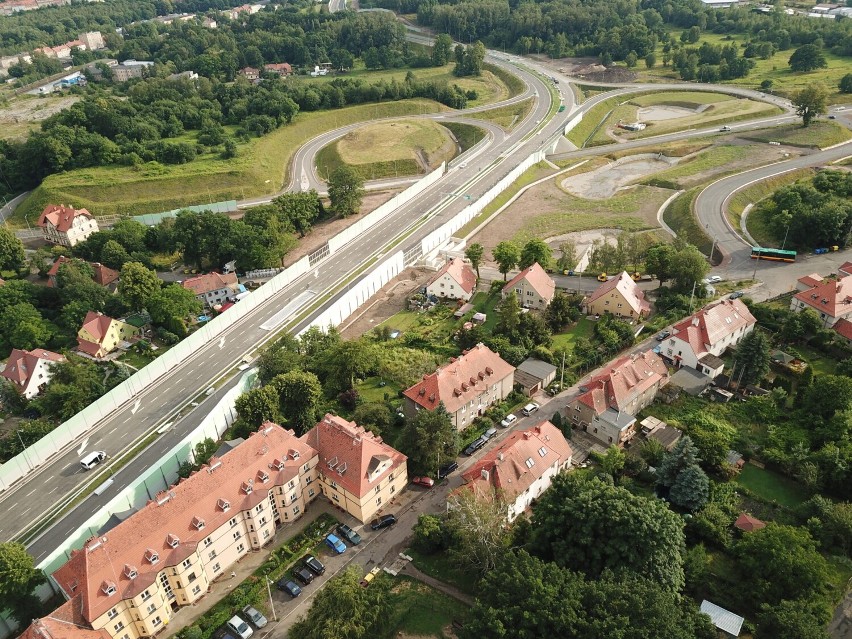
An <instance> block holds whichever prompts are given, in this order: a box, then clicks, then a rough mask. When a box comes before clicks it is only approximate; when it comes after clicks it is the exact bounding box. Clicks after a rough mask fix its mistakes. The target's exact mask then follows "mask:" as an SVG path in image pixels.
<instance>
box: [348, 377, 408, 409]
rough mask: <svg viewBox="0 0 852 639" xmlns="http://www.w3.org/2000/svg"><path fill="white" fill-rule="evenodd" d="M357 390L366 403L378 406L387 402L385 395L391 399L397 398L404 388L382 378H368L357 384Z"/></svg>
mask: <svg viewBox="0 0 852 639" xmlns="http://www.w3.org/2000/svg"><path fill="white" fill-rule="evenodd" d="M355 388H356V389H357V391H358V394H359V395H360V396H361V399H362V400H363V401H364V402H369V403H377V404H380V403H383V402H384V401H385V395H387V396H388V398H389V399H394V398H396V397H397V396H398V395H399V391H400V390H402V387H401V386H399V385H398V384H395V383H394V382H393V381H392V380H387V379H383V378H381V377H368V378H367V379H365V380H364V381H362V382H360V383H359V384H357V385H356V386H355Z"/></svg>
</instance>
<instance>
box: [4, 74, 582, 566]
mask: <svg viewBox="0 0 852 639" xmlns="http://www.w3.org/2000/svg"><path fill="white" fill-rule="evenodd" d="M498 63H499V62H498ZM502 64H505V63H502ZM521 73H524V72H521ZM524 75H525V80H526V82H527V83H528V84H529V85H531V86H532V87H533V91H537V92H538V94H539V96H540V98H541V99H539V100H538V101H537V103H536V105H535V107H534V109H533V110H532V112H531V113H530V115H529V117H528V118H527V119H526V120H525V121H524V122H522V123H520V124H519V125H518V126H517V128H516V129H515V130H514V131H513V132H511V133H510V134H509V135H506V136H505V137H504V139H502V140H497V139H495V140H492V141H491V142H490V143H489V147H488V153H483V154H480V155H479V156H478V157H476V158H475V159H472V160H470V161H469V162H462V164H460V165H459V166H458V167H456V168H454V169H453V170H451V171H449V172H448V173H447V174H446V175H445V176H444V177H443V178H441V179H440V180H439V181H438V182H437V183H436V184H435V185H434V186H432V187H431V188H429V189H427V190H426V191H425V192H424V193H423V194H422V195H420V196H419V197H417V198H415V199H414V200H413V201H412V202H410V203H409V204H408V205H406V206H403V207H401V208H400V209H399V210H398V211H397V212H396V213H394V214H393V215H392V216H391V217H389V218H388V219H387V220H386V221H384V222H383V223H382V224H380V225H377V227H375V228H373V229H371V230H370V231H368V232H366V233H364V234H363V235H361V236H360V237H358V238H357V239H356V240H354V241H353V242H351V243H350V244H348V245H347V246H345V247H344V248H342V249H341V250H340V251H339V252H338V253H336V254H335V256H334V259H330V260H326V261H324V262H321V263H320V264H318V265H317V268H316V269H315V270H314V271H313V272H312V273H309V274H308V275H306V276H304V277H302V278H300V279H298V280H296V281H295V282H293V283H292V284H291V285H290V286H289V287H287V288H286V289H285V290H284V291H282V292H281V293H280V294H279V295H277V296H276V297H275V298H274V299H272V300H269V301H268V302H267V303H265V304H263V305H261V306H260V307H259V308H258V309H256V310H255V311H253V312H252V313H251V314H250V315H249V316H247V317H245V318H243V319H242V320H240V321H238V322H236V323H235V324H234V325H233V326H231V327H230V328H229V329H228V330H227V331H226V332H225V333H224V335H223V339H222V340H216V341H215V342H213V343H211V344H208V345H207V346H206V347H204V348H201V349H199V350H198V351H197V352H196V353H194V355H193V356H192V357H191V358H189V359H188V360H187V361H185V362H183V363H182V364H181V365H180V366H178V367H177V368H176V369H174V370H172V371H171V372H169V373H168V374H166V375H165V376H163V377H162V378H160V379H158V380H157V381H156V382H154V383H153V384H152V385H151V386H150V387H149V388H147V389H146V390H145V391H143V393H142V394H141V395H140V396H139V397H138V399H140V404H139V406H138V409H137V410H136V411H135V413H134V412H133V408H134V406H133V405H132V404H127V405H125V406H123V407H121V408H119V409H118V410H116V411H115V412H114V413H112V414H111V415H109V416H107V417H105V418H104V419H103V420H101V422H100V423H99V424H98V425H97V426H96V427H95V428H93V429H92V430H91V431H90V432H89V434H88V435H89V436H88V437H87V439H86V441H85V445H84V446H83V447H82V448H80V447H79V444H78V445H77V446H75V447H74V448H72V449H70V450H66V451H63V452H62V453H61V454H59V455H57V456H56V457H54V458H53V459H52V460H51V462H50V463H49V464H46V465H44V466H43V467H41V468H38V469H37V470H36V471H35V473H34V474H32V475H30V476H29V478H28V479H27V480H25V481H22V482H19V483H18V484H16V485H15V486H13V487H11V488H10V489H8V490H7V491H5V492H4V493H3V495H2V497H0V505H2V508H3V511H4V512H5V513H6V516H5V517H3V520H2V521H0V531H2V538H3V539H13V538H15V537H16V536H17V535H19V534H20V533H21V532H22V531H23V530H25V529H27V528H28V527H29V526H30V525H31V524H32V523H33V522H36V521H38V520H39V519H40V517H41V516H42V514H43V513H45V512H46V511H48V510H49V509H50V508H51V507H52V506H53V505H54V503H55V502H58V501H61V500H62V499H63V498H64V496H65V495H69V494H71V493H73V492H74V491H75V490H76V489H77V488H78V486H79V485H80V484H81V483H83V482H84V481H85V479H86V478H85V476H84V474H83V473H82V471H81V470H80V465H79V458H80V455H81V454H82V453H85V452H89V451H92V450H105V451H106V452H107V453H108V454H109V455H110V456H111V457H115V456H117V455H119V454H120V453H121V452H122V451H124V450H127V449H129V448H132V446H133V445H134V442H136V441H138V440H139V439H140V437H143V436H144V435H146V434H148V433H150V432H151V431H152V430H154V429H155V428H156V427H157V426H158V425H160V424H161V423H162V422H163V421H164V420H166V419H167V418H169V416H170V415H171V414H172V413H174V411H176V410H177V409H178V408H179V407H181V406H183V405H185V404H186V403H187V402H189V401H190V400H191V399H192V398H194V397H196V396H197V395H198V394H199V393H201V392H202V391H203V390H204V389H205V388H207V387H209V386H210V384H211V379H213V378H215V377H216V376H217V375H218V374H219V373H220V372H224V371H227V370H228V369H230V368H231V367H232V366H233V365H234V364H235V363H236V362H237V361H238V360H239V359H240V358H241V357H243V355H244V354H246V353H249V352H251V351H252V350H253V349H254V348H255V347H256V346H257V345H258V344H259V343H261V342H262V341H263V340H265V339H267V338H268V337H269V332H268V331H266V330H263V329H262V328H261V325H262V324H264V323H265V322H267V321H268V320H269V319H270V318H271V317H272V316H273V315H275V314H276V313H277V312H278V311H279V310H280V309H281V308H282V307H284V306H285V305H286V304H287V303H288V302H290V301H291V300H293V299H294V298H295V297H296V296H297V295H299V294H302V293H304V292H305V291H307V290H309V289H310V290H311V291H315V292H320V291H329V290H334V288H335V287H336V286H338V285H340V284H341V283H342V282H343V281H345V280H346V279H347V277H348V276H349V274H351V273H352V272H354V271H356V270H357V269H358V268H360V267H361V266H362V265H363V264H364V263H365V261H367V260H369V259H370V258H371V257H372V256H374V255H379V254H381V253H383V247H385V246H387V245H388V244H389V243H390V242H391V241H392V240H393V238H395V237H397V236H399V235H400V234H402V233H403V232H405V231H406V230H408V229H409V228H410V227H411V226H412V225H414V224H416V223H419V222H421V220H422V218H423V216H424V214H425V213H426V212H428V211H432V210H433V209H435V208H436V207H437V213H436V214H435V215H434V216H433V217H431V218H430V219H429V220H427V221H426V223H424V224H422V225H421V226H419V227H418V228H417V230H416V231H415V232H414V233H413V234H412V235H411V236H409V237H408V238H407V239H406V240H405V241H404V242H403V243H402V245H401V246H398V247H396V249H395V250H399V249H400V248H402V249H404V250H407V249H409V248H412V247H414V246H417V245H419V243H420V240H421V239H422V238H423V237H424V236H425V235H427V234H428V233H429V232H431V231H432V230H434V229H435V228H437V227H439V226H440V225H441V224H443V223H444V222H445V221H446V220H447V219H449V218H450V217H451V216H453V215H455V214H456V213H457V212H458V211H459V210H461V209H462V208H463V207H464V206H466V205H467V204H468V201H467V200H466V199H463V198H461V197H458V196H456V195H450V196H447V195H445V194H447V193H451V194H461V193H464V194H469V195H470V197H471V198H474V199H475V198H477V197H479V196H481V195H482V194H483V193H484V192H485V191H486V190H488V189H489V188H490V187H491V186H492V185H493V184H494V183H496V182H497V181H498V180H499V179H501V178H502V177H503V176H504V175H505V174H506V173H508V172H509V171H510V170H511V169H512V168H513V167H514V166H515V165H516V164H517V162H518V161H519V160H520V158H523V157H526V156H528V155H529V154H530V153H532V152H533V151H534V150H536V149H537V148H539V146H540V145H541V144H542V142H540V140H542V139H543V137H544V134H542V135H541V136H539V135H536V134H535V133H534V131H535V129H536V128H537V127H538V126H540V125H538V124H537V123H536V121H540V120H543V119H545V117H546V116H547V114H548V112H549V110H550V107H551V104H550V94H549V92H548V90H547V87H546V86H545V85H544V83H543V82H542V81H541V80H540V79H539V78H537V77H536V76H534V75H533V74H529V73H525V74H524ZM569 98H570V96H569ZM558 129H559V123H558V122H556V121H555V120H554V121H553V122H551V123H549V124H548V125H547V127H546V132H547V134H548V135H549V134H552V133H555V132H556V131H557V130H558ZM340 294H342V293H340ZM317 295H319V293H317ZM334 299H335V298H332V299H331V300H329V301H328V302H326V303H325V304H323V305H322V306H321V307H320V308H319V309H317V311H315V312H314V313H313V314H312V316H311V317H313V316H316V315H317V314H319V313H320V312H321V311H322V310H323V309H324V308H326V307H327V306H328V305H329V304H331V303H333V301H334ZM296 312H298V309H296ZM310 321H311V318H308V319H305V320H304V321H302V322H301V324H300V326H299V327H297V329H296V330H299V329H300V328H301V327H302V326H306V325H307V324H309V323H310ZM285 323H286V322H285ZM283 325H284V324H282V326H283ZM199 416H200V413H199ZM196 423H197V419H193V418H186V419H183V420H180V421H178V422H177V423H176V424H175V426H174V430H173V434H169V436H168V437H174V438H175V440H176V439H177V438H178V437H182V436H183V435H185V433H186V432H188V431H190V430H191V429H192V428H193V427H194V426H195V424H196ZM175 440H171V439H169V440H168V442H173V441H175ZM168 442H167V441H166V440H165V439H161V440H158V442H157V443H155V444H154V445H152V446H151V447H149V448H148V449H147V450H145V451H144V452H142V453H141V454H140V455H139V457H138V458H137V460H136V462H134V464H133V465H131V467H129V469H128V471H127V472H122V473H119V474H117V475H116V477H115V478H114V480H115V481H114V483H113V485H112V486H110V487H109V488H108V489H107V490H106V491H105V492H104V493H103V494H102V495H100V496H95V495H92V496H90V497H88V498H87V499H86V500H85V501H84V502H83V503H82V504H81V505H80V506H79V507H77V508H75V509H74V510H73V511H71V512H70V513H68V514H67V515H65V516H64V517H63V518H62V519H61V520H60V521H59V522H58V523H57V524H55V525H54V526H53V527H51V528H50V529H48V531H47V532H45V533H44V534H42V535H41V536H40V537H39V538H38V539H37V540H36V541H34V542H33V543H32V544H30V546H29V550H30V552H31V553H32V554H33V555H34V556H35V557H36V560H40V559H42V558H44V557H45V555H46V554H48V553H49V552H50V551H52V550H53V549H54V548H56V547H57V546H58V545H59V544H60V543H61V541H62V540H63V539H65V538H67V537H68V535H69V534H70V533H71V532H72V531H74V530H76V529H77V528H78V527H79V526H81V525H82V524H83V523H84V522H85V520H86V519H87V518H88V517H89V516H90V515H91V514H92V513H93V512H96V511H97V510H98V509H100V508H101V507H102V505H103V504H105V503H106V502H107V501H109V500H110V499H112V498H113V497H114V496H115V495H116V494H117V493H118V492H120V491H121V489H122V488H123V486H125V485H126V482H125V481H123V479H124V478H125V477H133V476H134V474H133V472H132V469H133V468H137V469H138V468H145V467H150V466H152V465H154V464H155V463H156V462H157V460H159V459H160V458H161V457H162V454H163V451H164V450H165V449H166V448H167V447H168V445H169V444H168Z"/></svg>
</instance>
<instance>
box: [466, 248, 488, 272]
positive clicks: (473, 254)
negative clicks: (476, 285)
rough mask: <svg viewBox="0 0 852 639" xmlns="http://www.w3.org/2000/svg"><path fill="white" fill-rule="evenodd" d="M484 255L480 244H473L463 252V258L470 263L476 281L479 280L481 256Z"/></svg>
mask: <svg viewBox="0 0 852 639" xmlns="http://www.w3.org/2000/svg"><path fill="white" fill-rule="evenodd" d="M484 254H485V249H484V248H483V246H482V244H478V243H474V244H471V245H470V246H468V247H467V248H466V249H465V251H464V256H465V257H466V258H467V259H468V260H469V261H470V265H471V266H472V267H473V269H474V270H475V271H476V279H479V266H480V265H481V264H482V256H483V255H484Z"/></svg>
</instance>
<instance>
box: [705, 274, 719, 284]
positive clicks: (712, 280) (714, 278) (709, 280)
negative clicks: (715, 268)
mask: <svg viewBox="0 0 852 639" xmlns="http://www.w3.org/2000/svg"><path fill="white" fill-rule="evenodd" d="M721 281H722V278H721V276H719V275H711V276H710V277H708V278H707V283H708V284H718V283H719V282H721Z"/></svg>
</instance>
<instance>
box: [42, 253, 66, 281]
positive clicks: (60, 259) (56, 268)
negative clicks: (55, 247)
mask: <svg viewBox="0 0 852 639" xmlns="http://www.w3.org/2000/svg"><path fill="white" fill-rule="evenodd" d="M70 261H71V260H70V259H69V258H67V257H65V256H64V255H60V256H59V257H57V258H56V261H55V262H54V263H53V266H51V267H50V270H49V271H48V272H47V276H48V277H56V275H57V274H58V273H59V267H60V266H62V265H63V264H65V263H66V262H70ZM47 285H48V286H53V282H52V281H51V282H49V283H48V284H47Z"/></svg>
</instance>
